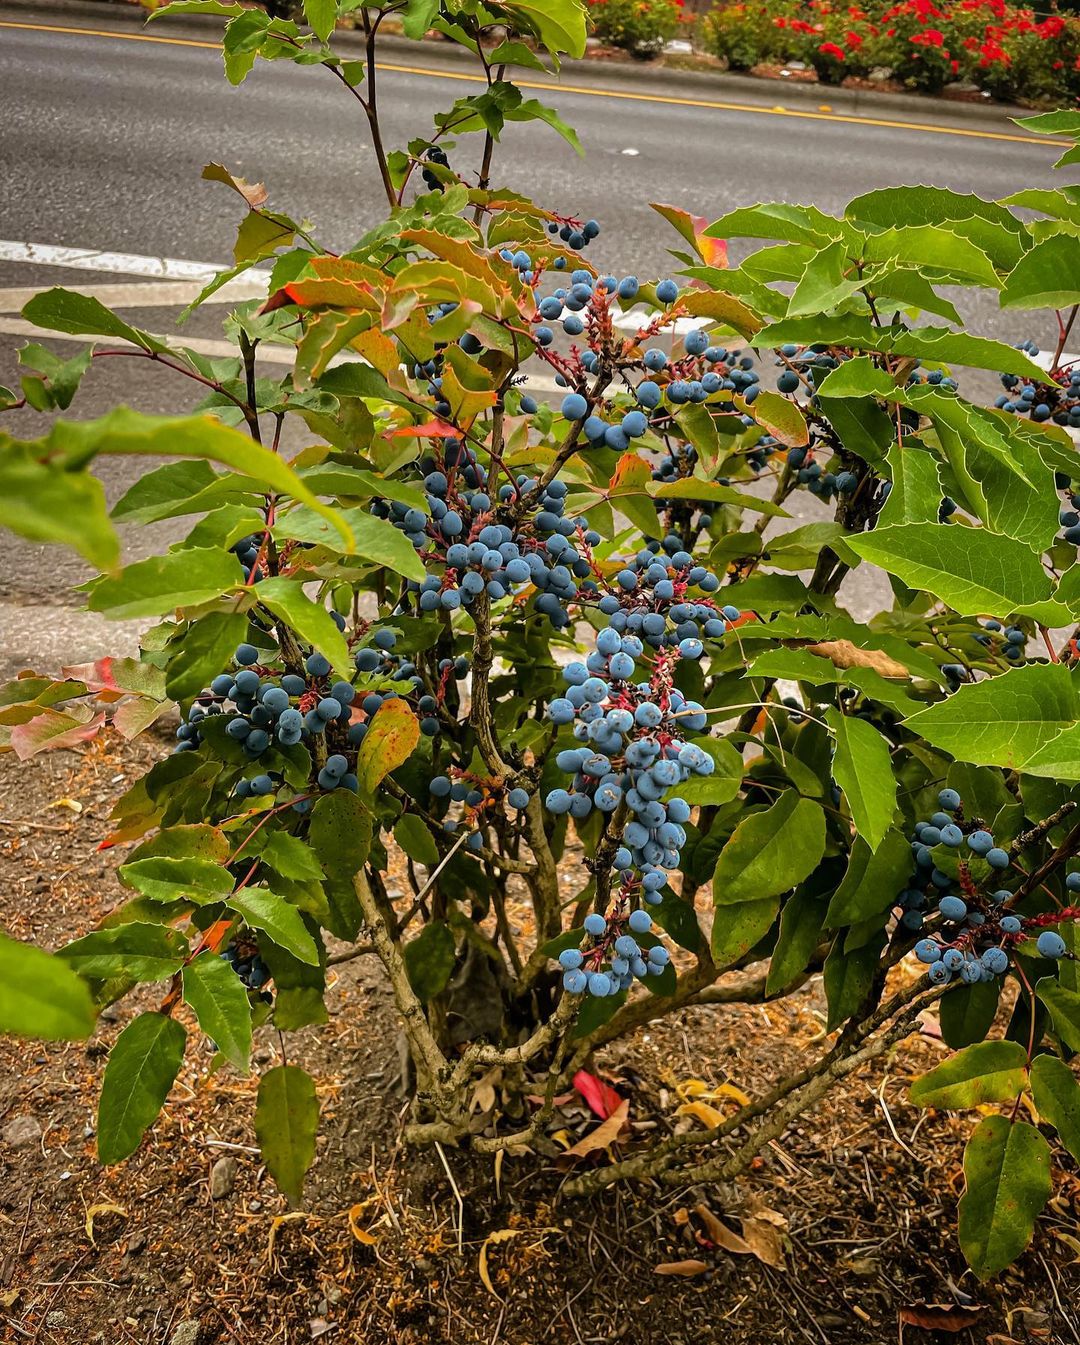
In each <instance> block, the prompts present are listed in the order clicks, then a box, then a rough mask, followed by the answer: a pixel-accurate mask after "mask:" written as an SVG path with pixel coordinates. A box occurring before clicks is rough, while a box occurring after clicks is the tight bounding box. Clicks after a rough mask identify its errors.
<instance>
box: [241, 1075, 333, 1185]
mask: <svg viewBox="0 0 1080 1345" xmlns="http://www.w3.org/2000/svg"><path fill="white" fill-rule="evenodd" d="M318 1129H319V1099H318V1095H317V1094H316V1092H315V1081H314V1079H312V1077H311V1075H310V1074H308V1072H307V1071H306V1070H303V1069H301V1068H300V1067H299V1066H298V1065H278V1066H276V1067H275V1068H274V1069H271V1070H267V1072H266V1073H265V1074H264V1075H263V1076H262V1078H261V1079H260V1080H259V1097H258V1101H257V1103H256V1105H255V1137H256V1139H257V1140H258V1141H259V1152H260V1153H261V1154H262V1160H263V1162H264V1163H265V1164H266V1166H267V1168H268V1169H269V1172H270V1175H271V1177H273V1179H274V1181H275V1183H276V1184H277V1187H278V1190H280V1191H281V1192H282V1194H283V1195H284V1196H285V1197H286V1198H287V1199H288V1201H289V1204H290V1205H298V1204H299V1203H300V1200H301V1197H302V1196H303V1193H304V1177H305V1176H306V1175H307V1171H308V1169H309V1168H310V1167H311V1165H312V1163H313V1162H314V1161H315V1135H316V1133H317V1131H318Z"/></svg>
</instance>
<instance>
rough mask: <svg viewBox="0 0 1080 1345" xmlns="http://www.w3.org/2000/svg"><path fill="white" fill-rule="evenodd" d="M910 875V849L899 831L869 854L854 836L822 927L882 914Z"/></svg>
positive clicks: (861, 842) (869, 918)
mask: <svg viewBox="0 0 1080 1345" xmlns="http://www.w3.org/2000/svg"><path fill="white" fill-rule="evenodd" d="M910 873H911V846H910V845H909V844H908V841H907V838H906V837H905V836H904V835H903V833H902V832H900V831H894V830H889V831H887V832H886V834H885V836H884V837H883V838H882V840H881V842H880V843H879V845H878V847H877V849H876V850H875V851H871V849H870V847H869V845H868V843H867V842H866V840H865V839H864V838H863V837H861V836H860V837H856V839H855V843H854V844H853V845H852V847H851V854H850V856H849V858H848V866H847V870H846V872H845V873H844V877H843V881H842V882H841V884H840V886H839V887H838V888H837V889H836V891H835V892H834V893H833V897H832V900H831V901H830V902H829V909H828V913H827V914H826V916H825V924H826V926H827V927H828V928H829V929H839V928H841V926H843V925H857V924H861V923H862V921H864V920H871V919H873V918H874V917H875V916H878V915H881V914H883V913H884V912H885V911H887V910H889V908H890V907H891V906H892V905H893V904H894V903H895V901H896V895H897V893H898V892H899V891H900V889H901V888H902V887H903V886H904V884H905V883H906V882H907V879H908V877H909V875H910Z"/></svg>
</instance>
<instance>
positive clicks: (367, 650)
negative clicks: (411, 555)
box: [348, 626, 469, 747]
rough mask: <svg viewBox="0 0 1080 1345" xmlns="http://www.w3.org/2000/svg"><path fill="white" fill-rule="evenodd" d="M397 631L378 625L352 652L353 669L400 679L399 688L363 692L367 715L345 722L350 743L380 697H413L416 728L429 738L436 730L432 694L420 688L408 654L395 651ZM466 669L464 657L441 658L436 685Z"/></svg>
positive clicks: (360, 735) (357, 739)
mask: <svg viewBox="0 0 1080 1345" xmlns="http://www.w3.org/2000/svg"><path fill="white" fill-rule="evenodd" d="M396 646H397V634H396V633H395V632H394V631H393V630H391V629H390V628H389V627H388V626H382V627H380V628H379V629H378V630H377V631H376V632H375V634H374V635H373V637H372V641H371V643H370V644H368V645H364V646H362V647H361V648H360V649H358V650H357V651H356V653H355V654H354V655H353V662H354V664H355V665H356V671H357V672H358V673H362V674H365V675H369V676H370V675H372V674H374V675H377V676H379V677H381V678H388V679H389V680H390V681H391V682H399V683H404V684H405V685H404V686H403V688H402V690H400V691H399V690H398V689H397V688H396V687H385V686H382V687H380V689H378V690H374V689H373V690H371V691H368V692H366V693H364V694H363V696H362V698H361V701H360V709H361V710H363V712H364V714H365V715H366V716H367V718H366V720H358V721H356V722H355V723H352V724H350V725H349V733H348V738H349V742H350V744H351V745H352V746H353V747H359V745H360V744H361V743H362V742H363V741H364V737H365V735H366V734H367V726H368V722H369V721H370V720H371V717H372V715H374V714H375V713H376V711H377V710H378V709H379V707H380V706H381V705H382V703H383V702H384V701H387V700H392V699H393V698H394V697H396V696H401V695H404V696H405V697H406V698H411V697H413V696H415V697H416V701H415V709H416V711H417V714H418V715H419V717H420V732H421V733H424V734H426V735H427V736H428V737H429V738H433V737H434V736H435V734H437V733H438V731H439V702H438V700H437V699H436V697H435V696H433V695H431V693H430V692H428V691H425V689H424V679H423V677H421V676H420V674H419V672H418V671H417V668H416V664H415V663H414V662H413V661H412V660H411V659H409V658H403V657H401V656H400V655H398V654H397V653H395V648H396ZM468 671H469V661H468V659H466V658H460V659H441V660H440V662H439V679H440V685H442V684H443V683H445V681H447V680H448V678H449V676H450V675H451V674H452V675H453V676H454V677H455V678H457V679H458V680H460V679H461V678H463V677H465V676H466V674H467V673H468Z"/></svg>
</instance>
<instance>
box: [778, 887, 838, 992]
mask: <svg viewBox="0 0 1080 1345" xmlns="http://www.w3.org/2000/svg"><path fill="white" fill-rule="evenodd" d="M824 916H825V902H824V901H823V900H822V898H821V896H820V895H819V894H818V893H817V892H816V891H814V890H813V886H812V884H807V885H806V886H804V887H800V888H799V889H798V890H797V891H795V892H794V893H792V895H791V896H790V897H789V898H788V900H787V901H785V902H784V906H783V910H781V912H780V932H779V934H778V935H777V939H776V947H775V948H774V949H773V954H772V957H771V958H770V959H769V973H768V977H767V979H766V982H765V993H766V995H775V994H776V993H777V992H778V991H781V990H783V989H784V988H785V987H786V986H789V985H790V984H791V982H792V981H793V980H794V979H795V977H796V976H798V975H799V973H800V972H801V971H803V970H805V968H806V967H807V966H809V964H810V959H811V957H813V955H814V952H815V950H816V948H817V946H818V943H819V941H820V938H821V928H822V924H823V921H824Z"/></svg>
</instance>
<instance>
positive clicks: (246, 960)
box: [220, 938, 274, 1004]
mask: <svg viewBox="0 0 1080 1345" xmlns="http://www.w3.org/2000/svg"><path fill="white" fill-rule="evenodd" d="M220 956H221V958H222V960H223V961H225V962H227V963H228V964H229V966H230V967H232V969H233V971H235V972H236V974H237V976H239V977H240V980H241V981H242V982H243V984H244V987H245V988H246V989H248V990H253V991H255V992H256V993H258V995H259V998H260V999H262V1000H263V1002H264V1003H266V1004H272V1003H273V999H274V997H273V995H271V994H270V992H269V991H268V990H266V989H265V986H266V985H267V983H268V982H269V980H270V968H269V967H268V966H267V965H266V963H265V962H264V961H263V960H262V958H261V957H260V956H259V950H258V948H257V947H256V945H255V943H254V942H252V941H249V940H247V939H244V938H240V939H234V940H233V942H232V943H230V944H229V946H228V947H227V948H225V949H224V950H223V951H222V953H221V954H220Z"/></svg>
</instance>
